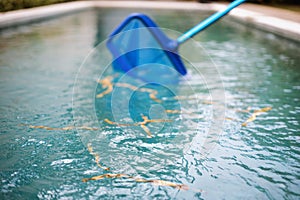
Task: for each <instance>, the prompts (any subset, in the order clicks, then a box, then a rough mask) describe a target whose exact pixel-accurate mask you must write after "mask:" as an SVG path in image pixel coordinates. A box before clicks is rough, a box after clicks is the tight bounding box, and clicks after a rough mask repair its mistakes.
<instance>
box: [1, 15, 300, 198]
mask: <svg viewBox="0 0 300 200" xmlns="http://www.w3.org/2000/svg"><path fill="white" fill-rule="evenodd" d="M133 11H135V12H136V11H137V10H126V9H123V10H118V9H105V10H104V9H102V10H96V9H94V10H87V11H84V12H80V13H77V14H73V15H66V16H63V17H60V18H57V19H51V20H47V21H43V22H39V23H34V24H28V25H24V26H18V27H12V28H9V29H3V30H1V32H0V93H1V100H0V109H1V115H0V124H1V132H0V137H1V138H0V142H1V145H0V148H1V154H0V169H1V171H0V177H1V183H0V189H1V193H0V198H1V199H114V198H115V199H245V198H247V199H299V198H300V192H299V191H300V190H299V188H300V175H299V174H300V167H299V166H300V158H299V155H300V144H299V143H300V134H299V121H300V104H299V101H300V81H299V80H300V69H299V66H300V58H299V54H300V52H299V44H298V43H295V42H292V41H288V40H286V39H283V38H280V37H277V36H275V35H273V34H270V33H265V32H261V31H258V30H254V29H253V28H251V27H248V26H244V25H243V24H240V23H238V22H235V21H234V19H232V18H230V17H228V18H224V19H223V20H222V21H220V22H218V23H217V24H215V25H214V26H212V27H210V28H209V29H207V30H205V31H204V32H203V33H201V34H199V35H198V36H196V37H195V40H196V41H194V42H190V43H187V44H185V46H182V49H181V51H182V54H183V55H186V56H187V57H186V58H187V59H188V60H189V61H190V62H191V63H192V64H193V65H194V66H196V67H192V66H190V67H189V69H188V70H189V72H190V73H189V75H188V77H187V78H184V80H182V81H180V82H179V83H178V84H177V85H173V86H169V85H168V86H159V85H151V84H143V83H141V82H139V81H137V80H134V79H130V77H129V78H128V77H127V80H125V79H124V77H122V75H120V74H117V73H115V72H113V71H112V70H111V68H107V69H104V67H106V66H105V63H106V61H107V60H109V58H110V57H109V54H108V52H99V51H98V50H103V44H102V43H101V42H102V41H103V40H105V39H106V36H107V35H108V34H109V33H110V32H111V31H112V30H113V28H114V27H115V26H116V25H118V24H119V23H120V22H121V21H122V20H123V19H124V17H125V16H127V15H128V14H129V13H131V12H133ZM139 11H140V10H139ZM143 12H145V13H147V14H149V15H150V16H151V17H152V18H153V19H154V20H155V21H156V22H157V23H158V24H159V25H160V26H161V27H164V28H168V29H173V30H176V31H179V32H184V31H185V30H187V29H188V28H190V26H191V25H192V24H196V23H197V22H199V20H201V19H204V18H205V17H207V16H208V15H209V13H196V12H191V11H163V12H162V11H158V10H143ZM178 16H180V17H178ZM174 19H176V20H174ZM172 33H173V32H172V31H171V34H172ZM176 34H177V33H174V35H176ZM197 41H198V42H197ZM93 48H95V50H94V51H92V52H91V50H92V49H93ZM190 52H193V53H190ZM199 55H200V56H199ZM201 55H202V56H203V57H201ZM101 56H103V57H101ZM188 56H189V57H188ZM208 57H209V59H208ZM104 60H105V61H104ZM199 63H200V67H201V66H202V67H203V68H198V69H199V70H200V72H199V71H197V70H196V69H197V65H198V64H199ZM203 63H204V65H203ZM205 63H206V64H205ZM98 67H99V69H98ZM210 69H212V70H211V71H210ZM213 69H216V70H215V71H214V70H213ZM98 70H99V71H98ZM216 71H217V72H218V73H219V74H217V75H216V74H215V72H216ZM102 72H103V73H102ZM214 74H215V76H214ZM109 76H113V81H112V83H113V84H116V82H118V81H119V83H120V82H126V81H127V83H130V84H132V85H139V88H148V89H149V88H150V89H152V91H157V94H156V97H157V98H158V99H159V100H161V102H159V103H158V102H157V101H154V100H153V98H152V99H151V98H149V95H148V93H147V92H140V91H132V90H130V89H128V88H125V87H123V88H122V87H115V90H116V91H115V93H113V92H112V93H110V94H107V95H104V96H103V97H102V98H95V94H96V95H97V94H99V93H101V92H103V91H104V89H103V88H102V87H101V84H97V83H96V81H95V80H96V79H97V78H99V79H102V80H103V79H104V78H107V77H109ZM216 77H217V78H216ZM125 78H126V77H125ZM128 79H129V80H128ZM117 89H118V90H119V91H118V90H117ZM220 91H221V92H220ZM130 94H131V95H132V96H130V97H131V98H130V99H126V98H124V101H125V100H126V101H128V102H129V103H128V104H126V105H125V107H126V106H127V105H130V109H134V110H136V112H133V113H131V115H129V116H127V115H125V114H124V113H122V112H120V113H118V109H120V110H121V108H122V103H123V101H122V100H123V97H128V96H129V95H130ZM213 94H220V98H219V99H218V100H221V101H222V99H223V101H222V102H220V101H217V102H214V100H215V98H213V97H214V96H213ZM114 95H115V96H114ZM118 95H123V96H121V98H116V96H117V97H118ZM176 96H179V97H181V99H179V98H178V99H176V98H175V97H176ZM195 96H196V97H197V98H195ZM112 100H114V101H115V103H114V104H111V102H112ZM126 101H125V102H126ZM141 102H145V103H144V104H141ZM221 104H222V106H221V107H222V108H225V112H224V116H225V117H226V120H225V121H224V123H223V124H221V127H222V132H221V133H220V135H218V136H217V137H215V138H214V139H216V140H215V141H211V142H212V143H213V145H212V146H208V147H210V148H209V152H207V153H203V149H202V148H201V147H202V146H203V137H204V139H205V138H209V137H207V136H209V135H208V133H209V127H211V126H212V125H215V123H216V122H215V121H214V119H215V118H214V117H213V112H212V111H214V106H216V105H221ZM114 106H115V107H116V106H119V107H117V108H114ZM266 107H272V109H271V110H269V111H267V112H262V113H260V114H261V115H257V116H256V119H255V120H254V121H251V122H249V123H248V124H247V126H242V123H243V122H245V121H246V120H247V119H249V118H250V117H251V115H252V114H253V113H254V111H255V110H260V109H262V108H266ZM112 109H115V112H116V113H117V114H116V113H115V116H114V115H113V114H114V113H112V112H111V110H112ZM125 109H126V108H125ZM167 109H168V110H173V112H174V113H167V112H164V111H165V110H167ZM247 109H248V110H249V111H248V110H247ZM178 110H183V111H184V112H185V113H184V112H182V113H176V111H178ZM121 111H122V110H121ZM137 113H138V114H137ZM140 114H144V115H146V116H148V117H150V118H152V119H170V120H172V122H171V123H170V122H165V123H149V124H147V127H148V128H149V129H150V131H151V133H152V134H153V136H154V137H153V138H149V137H147V133H146V131H145V130H144V129H143V128H142V127H141V126H128V127H121V126H118V125H112V124H109V123H106V122H105V121H104V120H105V119H109V120H111V121H116V122H118V123H121V122H122V123H131V124H134V123H138V122H141V121H142V120H143V119H142V116H141V115H140ZM91 119H93V120H94V119H96V121H93V120H91ZM217 122H220V121H218V120H217ZM30 125H32V127H30ZM73 125H75V126H89V127H95V128H97V130H86V129H73V128H70V130H46V129H40V128H38V127H36V126H47V127H53V128H63V127H69V126H73ZM204 143H205V140H204ZM89 145H91V146H92V150H91V148H90V147H91V146H89ZM96 154H98V155H99V158H100V159H99V160H100V162H99V164H101V165H103V166H105V167H109V168H110V171H107V170H105V169H103V168H101V167H99V166H98V165H97V163H96V162H95V161H96V157H97V156H95V155H96ZM105 173H117V174H128V175H131V176H135V177H140V178H143V179H145V180H164V181H169V182H172V183H178V184H185V185H187V186H188V187H189V188H190V189H189V190H181V189H178V188H173V187H169V186H162V185H160V186H159V185H155V184H151V183H141V182H137V181H135V180H134V179H128V178H117V179H110V178H104V179H102V180H96V181H88V182H83V181H82V179H83V178H90V177H93V176H98V175H101V174H105Z"/></svg>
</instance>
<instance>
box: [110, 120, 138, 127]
mask: <svg viewBox="0 0 300 200" xmlns="http://www.w3.org/2000/svg"><path fill="white" fill-rule="evenodd" d="M104 121H105V122H106V123H108V124H111V125H116V126H138V125H137V124H119V123H117V122H113V121H111V120H109V119H107V118H105V119H104Z"/></svg>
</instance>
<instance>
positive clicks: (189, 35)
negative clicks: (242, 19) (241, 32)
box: [177, 0, 246, 44]
mask: <svg viewBox="0 0 300 200" xmlns="http://www.w3.org/2000/svg"><path fill="white" fill-rule="evenodd" d="M245 1H246V0H236V1H234V2H232V3H230V4H229V5H228V7H227V8H226V9H225V10H222V11H219V12H217V13H215V14H213V15H212V16H210V17H208V18H207V19H205V20H204V21H202V22H200V23H199V24H198V25H196V26H195V27H193V28H192V29H190V30H188V31H187V32H186V33H184V34H183V35H182V36H180V37H179V38H177V43H178V44H181V43H184V42H185V41H187V40H188V39H190V38H192V37H193V36H194V35H196V34H197V33H199V32H200V31H202V30H204V29H205V28H207V27H208V26H210V25H211V24H213V23H214V22H216V21H217V20H219V19H220V18H221V17H223V16H224V15H226V14H227V13H229V12H230V11H231V10H232V9H234V8H235V7H237V6H239V5H240V4H242V3H244V2H245Z"/></svg>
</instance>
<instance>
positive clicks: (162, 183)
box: [82, 174, 201, 192]
mask: <svg viewBox="0 0 300 200" xmlns="http://www.w3.org/2000/svg"><path fill="white" fill-rule="evenodd" d="M104 178H128V179H133V180H134V181H136V182H139V183H152V184H154V185H158V186H169V187H173V188H176V189H180V190H189V187H188V186H187V185H184V184H178V183H173V182H170V181H164V180H147V179H143V178H137V177H133V176H129V175H127V174H103V175H100V176H93V177H91V178H83V179H82V182H87V181H95V180H102V179H104ZM197 192H201V190H197Z"/></svg>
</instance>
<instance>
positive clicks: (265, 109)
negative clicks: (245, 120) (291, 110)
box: [254, 107, 272, 113]
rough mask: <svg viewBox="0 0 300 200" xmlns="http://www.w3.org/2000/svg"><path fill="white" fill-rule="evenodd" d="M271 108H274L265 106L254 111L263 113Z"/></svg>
mask: <svg viewBox="0 0 300 200" xmlns="http://www.w3.org/2000/svg"><path fill="white" fill-rule="evenodd" d="M270 110H272V107H265V108H262V109H260V110H255V111H254V113H263V112H268V111H270Z"/></svg>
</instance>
